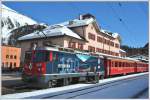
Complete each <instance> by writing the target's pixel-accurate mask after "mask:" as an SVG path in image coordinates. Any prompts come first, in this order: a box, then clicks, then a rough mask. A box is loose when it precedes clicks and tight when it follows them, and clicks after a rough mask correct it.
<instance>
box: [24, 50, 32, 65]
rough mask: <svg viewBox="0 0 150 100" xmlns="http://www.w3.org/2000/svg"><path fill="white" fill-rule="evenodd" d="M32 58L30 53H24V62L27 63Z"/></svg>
mask: <svg viewBox="0 0 150 100" xmlns="http://www.w3.org/2000/svg"><path fill="white" fill-rule="evenodd" d="M31 58H32V53H31V52H26V53H25V62H26V63H28V62H30V61H31Z"/></svg>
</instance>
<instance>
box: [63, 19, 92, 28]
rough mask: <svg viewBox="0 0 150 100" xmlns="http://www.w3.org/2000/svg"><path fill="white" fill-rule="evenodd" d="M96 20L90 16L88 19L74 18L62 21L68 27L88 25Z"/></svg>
mask: <svg viewBox="0 0 150 100" xmlns="http://www.w3.org/2000/svg"><path fill="white" fill-rule="evenodd" d="M94 21H95V20H94V19H93V18H88V19H74V20H71V21H66V22H63V23H60V24H62V25H65V26H67V27H78V26H84V25H88V24H90V23H92V22H94Z"/></svg>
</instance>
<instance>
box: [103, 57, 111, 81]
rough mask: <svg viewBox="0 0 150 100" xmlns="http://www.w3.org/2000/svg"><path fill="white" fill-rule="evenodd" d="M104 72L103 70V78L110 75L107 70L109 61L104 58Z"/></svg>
mask: <svg viewBox="0 0 150 100" xmlns="http://www.w3.org/2000/svg"><path fill="white" fill-rule="evenodd" d="M104 70H105V76H104V77H105V78H106V77H108V76H109V75H110V69H109V60H108V59H107V58H104Z"/></svg>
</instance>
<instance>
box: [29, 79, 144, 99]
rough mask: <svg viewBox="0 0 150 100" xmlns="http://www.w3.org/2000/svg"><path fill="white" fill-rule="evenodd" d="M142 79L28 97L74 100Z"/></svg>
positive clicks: (117, 81)
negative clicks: (74, 99) (73, 99)
mask: <svg viewBox="0 0 150 100" xmlns="http://www.w3.org/2000/svg"><path fill="white" fill-rule="evenodd" d="M139 77H142V76H136V77H130V78H126V79H124V80H116V81H113V82H106V83H104V84H95V85H92V86H88V87H84V88H78V89H72V90H66V91H61V92H59V93H51V94H45V95H41V96H33V97H28V98H39V97H40V98H41V99H48V98H51V99H62V98H63V99H72V98H75V97H78V96H81V95H85V94H89V93H93V92H96V91H100V90H103V89H106V88H109V87H113V86H117V85H120V84H121V83H122V82H123V83H128V82H130V81H133V80H136V79H137V78H139Z"/></svg>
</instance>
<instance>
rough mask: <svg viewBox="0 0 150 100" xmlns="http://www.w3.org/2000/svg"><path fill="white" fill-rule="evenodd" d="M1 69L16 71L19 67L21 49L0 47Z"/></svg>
mask: <svg viewBox="0 0 150 100" xmlns="http://www.w3.org/2000/svg"><path fill="white" fill-rule="evenodd" d="M1 54H2V57H1V61H2V69H17V68H19V67H20V55H21V48H16V47H10V46H1Z"/></svg>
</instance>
